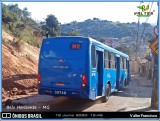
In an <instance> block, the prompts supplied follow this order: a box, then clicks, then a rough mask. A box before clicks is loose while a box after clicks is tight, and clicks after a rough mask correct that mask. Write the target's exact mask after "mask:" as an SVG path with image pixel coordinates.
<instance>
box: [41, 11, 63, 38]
mask: <svg viewBox="0 0 160 121" xmlns="http://www.w3.org/2000/svg"><path fill="white" fill-rule="evenodd" d="M41 24H42V26H41V28H42V31H43V32H45V33H48V35H49V36H51V37H54V36H59V35H60V23H59V21H58V19H57V18H56V17H55V16H54V15H52V14H50V15H48V16H47V18H46V19H45V22H41Z"/></svg>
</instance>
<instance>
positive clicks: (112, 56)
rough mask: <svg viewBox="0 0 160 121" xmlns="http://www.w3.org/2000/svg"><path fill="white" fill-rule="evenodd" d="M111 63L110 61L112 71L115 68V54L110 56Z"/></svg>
mask: <svg viewBox="0 0 160 121" xmlns="http://www.w3.org/2000/svg"><path fill="white" fill-rule="evenodd" d="M111 61H112V69H115V66H116V63H115V61H116V60H115V54H114V53H112V55H111Z"/></svg>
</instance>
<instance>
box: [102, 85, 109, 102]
mask: <svg viewBox="0 0 160 121" xmlns="http://www.w3.org/2000/svg"><path fill="white" fill-rule="evenodd" d="M109 95H110V85H109V84H107V86H106V93H105V96H104V97H103V98H102V102H107V101H108V99H109Z"/></svg>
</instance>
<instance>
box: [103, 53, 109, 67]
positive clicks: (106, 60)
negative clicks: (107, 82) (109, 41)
mask: <svg viewBox="0 0 160 121" xmlns="http://www.w3.org/2000/svg"><path fill="white" fill-rule="evenodd" d="M108 54H109V53H108V51H106V50H105V51H104V68H109V58H108V57H109V55H108Z"/></svg>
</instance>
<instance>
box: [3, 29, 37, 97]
mask: <svg viewBox="0 0 160 121" xmlns="http://www.w3.org/2000/svg"><path fill="white" fill-rule="evenodd" d="M2 39H3V44H2V93H3V99H6V98H7V97H12V95H15V93H14V92H16V94H17V93H18V91H21V92H22V91H23V90H25V91H27V92H29V90H31V89H34V91H36V90H35V88H36V87H37V69H38V67H37V64H38V57H39V48H36V47H33V46H31V45H29V44H27V43H25V42H22V41H21V42H19V43H18V44H16V42H15V41H16V39H15V38H14V37H13V36H11V35H9V34H8V33H6V32H4V31H2ZM19 94H20V93H19ZM23 94H25V93H23Z"/></svg>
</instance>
